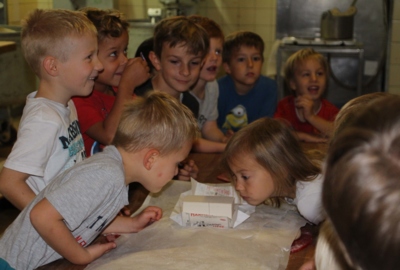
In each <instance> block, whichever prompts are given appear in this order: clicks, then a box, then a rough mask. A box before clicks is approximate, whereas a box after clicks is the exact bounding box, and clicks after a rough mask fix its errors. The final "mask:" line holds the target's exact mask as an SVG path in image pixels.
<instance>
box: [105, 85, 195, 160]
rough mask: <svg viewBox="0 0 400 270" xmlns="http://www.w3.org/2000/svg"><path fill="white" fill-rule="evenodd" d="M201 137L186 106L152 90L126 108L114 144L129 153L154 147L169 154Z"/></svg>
mask: <svg viewBox="0 0 400 270" xmlns="http://www.w3.org/2000/svg"><path fill="white" fill-rule="evenodd" d="M198 137H199V129H198V125H197V121H196V119H195V118H194V116H193V113H192V112H191V111H190V110H189V109H188V108H187V107H186V106H185V105H183V104H181V103H180V102H179V101H178V100H177V99H175V98H173V97H172V96H170V95H169V94H166V93H163V92H160V91H150V92H149V94H148V95H146V96H145V97H136V98H135V99H134V100H133V101H132V102H129V103H127V104H126V105H125V107H124V111H123V113H122V115H121V119H120V123H119V126H118V129H117V132H116V135H115V137H114V141H113V144H114V145H115V146H117V147H121V148H123V149H124V150H125V151H127V152H138V151H140V150H142V149H145V148H154V149H157V150H158V151H160V153H161V155H167V154H169V153H172V152H176V151H179V149H181V148H182V147H183V145H184V144H185V143H187V142H188V141H194V140H195V139H196V138H198Z"/></svg>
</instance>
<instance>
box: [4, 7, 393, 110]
mask: <svg viewBox="0 0 400 270" xmlns="http://www.w3.org/2000/svg"><path fill="white" fill-rule="evenodd" d="M292 1H294V0H245V1H241V0H180V1H178V0H114V1H112V0H72V1H69V0H54V1H53V0H8V1H6V0H0V4H1V2H4V3H6V6H5V7H6V8H7V16H8V18H7V21H8V24H9V28H11V29H12V28H13V27H18V26H19V25H20V22H21V19H23V18H24V17H26V16H27V14H28V13H29V12H30V11H32V10H33V9H35V8H43V9H47V8H71V9H73V8H74V7H78V6H80V5H81V6H82V5H88V6H98V7H101V8H102V7H103V8H109V7H113V8H115V9H118V10H120V11H122V12H123V13H124V14H125V16H126V18H127V19H128V20H130V22H131V26H132V27H131V29H130V35H131V39H130V45H129V50H128V51H129V56H133V54H134V53H135V51H136V48H137V46H138V45H139V44H140V42H141V41H142V40H144V39H145V38H147V37H149V36H151V34H152V31H153V27H154V24H151V23H149V16H148V12H149V8H152V9H155V10H153V12H152V14H153V17H154V18H153V20H155V21H157V20H159V19H160V18H161V14H159V13H158V12H159V10H157V9H161V10H162V12H163V13H162V15H165V14H166V12H167V15H173V14H174V13H177V12H183V13H186V14H192V13H197V14H200V15H204V16H207V17H210V18H212V19H213V20H215V21H216V22H217V23H219V24H220V25H221V27H222V29H223V31H224V33H225V34H228V33H231V32H233V31H235V30H241V29H246V30H250V31H254V32H256V33H258V34H259V35H260V36H261V37H262V38H263V39H264V42H265V52H264V57H265V64H264V66H263V74H265V75H274V74H276V66H277V63H276V45H277V42H276V39H277V38H282V37H283V36H285V35H286V34H289V35H291V34H292V33H290V31H289V33H288V32H287V31H286V32H283V33H282V31H285V29H284V28H285V27H287V26H286V21H289V20H290V19H293V17H295V16H293V14H291V13H293V12H297V14H300V15H301V14H304V15H306V16H310V15H309V14H307V12H309V11H310V10H314V11H316V12H317V13H318V14H317V15H316V17H312V18H311V17H310V19H309V20H308V21H310V22H312V21H319V18H320V15H319V14H321V13H322V11H323V10H326V9H327V8H329V9H330V8H333V7H336V5H337V4H338V5H339V6H338V7H339V8H343V7H344V6H345V7H348V6H350V4H351V3H352V2H353V0H335V1H332V0H318V1H317V0H296V1H294V2H292ZM175 2H179V6H178V7H177V6H176V5H175V4H174V3H175ZM373 2H374V3H375V5H378V7H379V8H381V9H382V10H379V8H378V9H377V8H376V7H374V6H373V4H372V3H373ZM299 3H304V6H303V5H302V4H300V5H299ZM376 3H378V4H376ZM381 3H385V4H384V5H382V4H381ZM289 5H292V6H291V10H289V11H285V8H286V7H288V6H289ZM296 5H297V6H296ZM381 6H384V7H383V8H382V7H381ZM356 7H357V8H358V10H359V11H358V14H356V15H355V21H354V24H355V27H354V29H355V31H354V32H355V37H356V38H357V41H359V40H358V39H359V37H360V33H357V31H359V32H360V31H361V30H360V27H359V26H360V25H362V24H363V22H360V20H361V18H363V17H362V16H364V18H365V19H371V20H370V22H372V23H371V25H369V26H368V27H366V29H364V30H363V31H364V35H365V33H367V34H368V32H369V31H371V33H373V32H375V33H378V34H379V32H382V31H383V30H384V32H385V34H384V35H383V36H384V37H385V40H387V41H388V43H385V42H383V43H382V44H380V41H379V40H377V41H376V42H375V43H376V45H375V43H374V44H372V46H373V47H378V49H377V51H378V52H380V51H381V52H382V55H383V54H384V51H385V49H387V51H386V52H387V53H386V56H385V55H384V56H383V59H384V60H385V61H383V63H384V65H383V67H382V69H381V71H380V72H379V77H378V80H376V81H375V84H373V85H372V86H371V85H370V87H369V88H372V90H371V89H367V88H368V87H366V88H365V89H364V91H363V93H365V92H371V91H388V92H390V93H396V94H400V76H399V75H398V74H400V0H373V1H371V0H359V1H358V2H357V4H356ZM367 7H368V8H369V9H373V10H372V11H371V10H369V11H368V8H367ZM386 8H387V10H386ZM299 9H301V10H299ZM318 9H319V10H318ZM364 10H365V12H364ZM285 12H286V13H285ZM368 12H369V13H368ZM362 14H364V15H362ZM383 14H384V17H385V18H384V19H385V20H388V24H387V25H385V26H384V27H385V29H383V28H382V27H383V26H382V25H378V23H382V22H383V19H380V18H378V17H377V16H381V17H382V15H383ZM277 16H279V17H278V18H277ZM286 16H288V18H286ZM303 17H304V16H303ZM367 17H368V18H367ZM374 18H375V20H374ZM0 20H1V17H0ZM282 22H283V23H282ZM0 24H1V22H0ZM292 24H294V25H300V24H299V23H297V22H295V23H293V22H292ZM364 28H365V27H364ZM357 29H358V30H357ZM317 37H318V36H317ZM0 38H1V39H0V40H3V39H6V38H7V37H1V36H0ZM15 39H17V37H15ZM361 42H362V40H361ZM370 46H371V44H370ZM364 49H365V52H364V57H365V59H364V63H363V66H359V63H357V59H355V60H354V59H353V60H352V61H350V62H346V63H345V64H344V65H343V64H341V63H340V62H339V64H341V66H342V67H344V66H348V67H354V69H357V68H360V69H363V71H362V72H363V74H362V79H363V80H364V82H363V83H364V85H365V81H367V80H368V79H369V77H368V76H367V75H368V73H371V68H372V73H374V71H373V70H374V64H376V63H378V61H377V59H372V58H373V57H372V56H371V55H369V54H368V48H367V47H366V46H365V48H364ZM374 49H375V50H376V48H374ZM375 54H376V53H375ZM2 57H3V58H4V56H0V72H1V73H3V75H2V74H0V98H3V96H4V94H3V93H2V92H3V91H5V90H4V89H5V88H7V86H8V85H9V84H10V78H12V76H14V77H15V76H16V75H15V74H17V73H18V72H14V71H10V68H9V67H10V66H12V63H10V61H8V62H7V61H5V60H4V59H2ZM374 57H375V58H377V56H376V55H374ZM14 58H16V56H14ZM339 60H341V59H339ZM19 61H21V60H19ZM354 61H356V62H355V63H354ZM4 62H6V63H9V64H7V65H4ZM333 62H334V59H333ZM371 64H372V66H371ZM14 65H15V63H14ZM23 65H24V63H23V61H22V63H20V62H18V66H19V68H20V69H21V67H20V66H23ZM4 66H7V68H4ZM25 68H26V67H24V68H23V72H24V76H25V77H26V79H25V80H26V81H27V82H26V83H27V85H29V86H28V87H23V91H25V92H30V90H32V91H33V90H35V84H34V83H32V81H35V79H34V77H32V74H31V73H30V72H29V69H27V70H25ZM333 68H334V67H333ZM375 68H376V67H375ZM339 71H340V70H339ZM6 72H8V73H10V75H8V74H7V75H5V73H6ZM344 72H345V73H346V74H347V73H348V72H347V71H346V70H344ZM375 73H376V72H375ZM339 75H340V74H339ZM353 77H354V80H353V81H351V82H350V84H352V85H351V87H350V88H356V86H355V85H354V84H357V82H356V77H357V76H356V75H355V76H353ZM339 79H340V78H339ZM2 80H4V81H6V82H7V85H5V84H4V83H2ZM17 80H18V83H20V84H21V83H22V81H23V80H24V79H23V78H20V79H17ZM343 80H346V78H344V79H343ZM333 83H335V82H333ZM27 88H30V89H27ZM330 88H335V89H336V88H338V89H339V88H340V86H339V85H338V86H337V87H336V86H335V85H332V83H330ZM339 90H340V89H339ZM332 92H333V91H332ZM339 92H340V91H336V94H334V95H333V94H332V93H330V94H331V96H328V99H330V100H331V101H333V102H334V103H335V104H336V105H338V106H341V105H343V104H344V103H345V102H346V101H347V100H348V99H350V98H352V97H354V96H355V95H356V94H357V91H355V90H354V89H352V91H348V90H346V89H343V90H342V94H340V93H339ZM21 96H24V95H21ZM338 96H339V97H338ZM335 98H336V99H335ZM0 103H1V102H0Z"/></svg>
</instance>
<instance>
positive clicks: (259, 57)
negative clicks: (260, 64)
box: [253, 56, 261, 61]
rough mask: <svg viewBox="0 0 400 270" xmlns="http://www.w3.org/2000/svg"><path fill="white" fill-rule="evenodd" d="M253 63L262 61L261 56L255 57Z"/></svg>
mask: <svg viewBox="0 0 400 270" xmlns="http://www.w3.org/2000/svg"><path fill="white" fill-rule="evenodd" d="M253 61H261V56H254V57H253Z"/></svg>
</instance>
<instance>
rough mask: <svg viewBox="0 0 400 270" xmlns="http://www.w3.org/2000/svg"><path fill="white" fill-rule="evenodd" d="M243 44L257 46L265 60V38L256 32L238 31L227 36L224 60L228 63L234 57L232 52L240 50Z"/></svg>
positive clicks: (223, 54)
mask: <svg viewBox="0 0 400 270" xmlns="http://www.w3.org/2000/svg"><path fill="white" fill-rule="evenodd" d="M242 46H246V47H255V48H256V49H258V50H259V51H260V54H261V57H262V59H263V60H264V56H263V53H264V41H263V39H262V38H261V37H260V36H259V35H257V34H256V33H254V32H250V31H237V32H234V33H232V34H230V35H228V36H227V37H226V39H225V43H224V49H223V53H222V61H223V62H224V63H228V62H229V61H230V60H231V58H232V54H233V53H234V52H236V51H238V50H240V47H242Z"/></svg>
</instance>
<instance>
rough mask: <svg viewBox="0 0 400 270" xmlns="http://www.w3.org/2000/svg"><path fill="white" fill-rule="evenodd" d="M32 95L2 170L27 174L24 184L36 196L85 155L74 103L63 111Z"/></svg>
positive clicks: (29, 97) (58, 105)
mask: <svg viewBox="0 0 400 270" xmlns="http://www.w3.org/2000/svg"><path fill="white" fill-rule="evenodd" d="M35 95H36V92H33V93H31V94H29V95H28V97H27V100H26V105H25V108H24V111H23V114H22V118H21V122H20V125H19V129H18V135H17V141H16V142H15V144H14V147H13V148H12V151H11V153H10V155H9V156H8V158H7V160H6V162H5V164H4V167H6V168H9V169H12V170H15V171H19V172H23V173H27V174H29V175H30V176H29V177H28V179H27V180H26V182H27V184H28V185H29V187H30V188H31V189H32V190H33V191H34V192H35V194H38V193H39V192H40V191H41V190H42V189H43V188H44V187H45V186H47V184H48V183H49V182H50V181H51V180H52V179H53V178H54V177H55V176H57V175H58V174H59V173H61V172H63V171H64V170H66V169H68V168H69V167H72V166H73V165H74V164H75V163H76V162H79V161H81V160H83V159H84V158H85V156H86V155H85V147H84V144H83V139H82V134H81V132H80V130H79V123H78V117H77V113H76V109H75V105H74V103H73V102H72V101H69V102H68V106H67V107H65V106H64V105H63V104H61V103H58V102H55V101H52V100H49V99H46V98H35ZM10 181H12V179H10Z"/></svg>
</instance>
